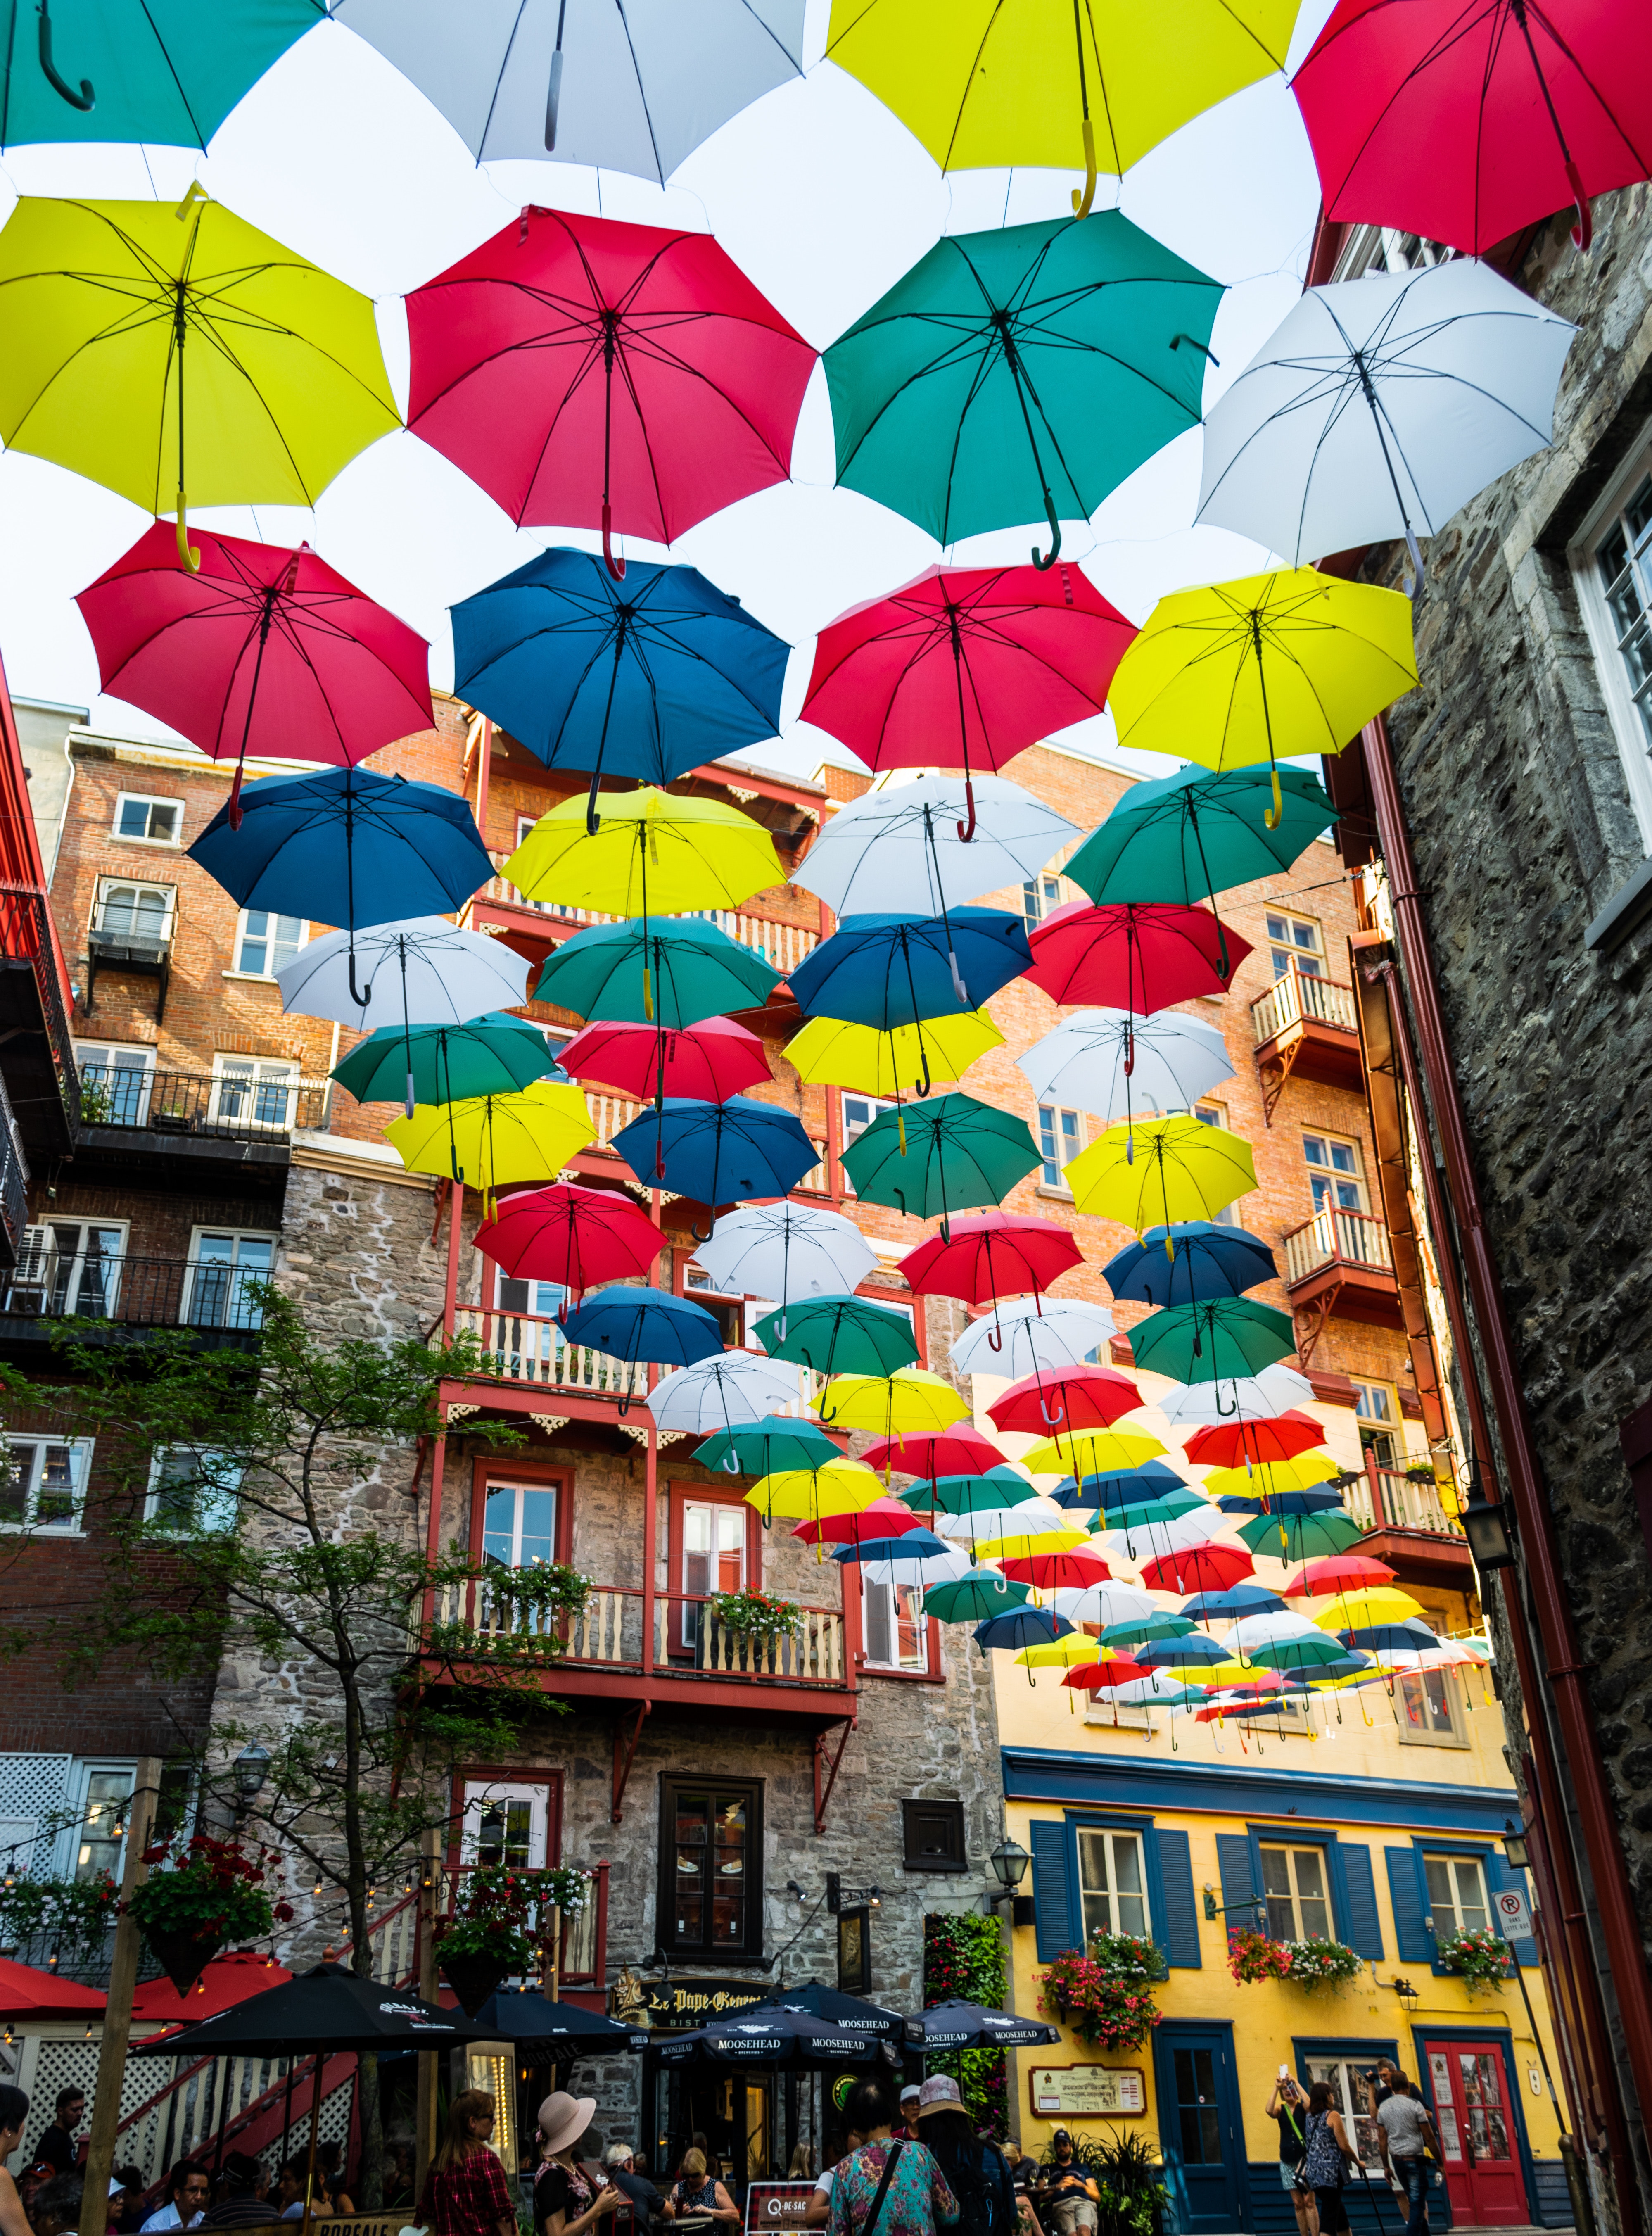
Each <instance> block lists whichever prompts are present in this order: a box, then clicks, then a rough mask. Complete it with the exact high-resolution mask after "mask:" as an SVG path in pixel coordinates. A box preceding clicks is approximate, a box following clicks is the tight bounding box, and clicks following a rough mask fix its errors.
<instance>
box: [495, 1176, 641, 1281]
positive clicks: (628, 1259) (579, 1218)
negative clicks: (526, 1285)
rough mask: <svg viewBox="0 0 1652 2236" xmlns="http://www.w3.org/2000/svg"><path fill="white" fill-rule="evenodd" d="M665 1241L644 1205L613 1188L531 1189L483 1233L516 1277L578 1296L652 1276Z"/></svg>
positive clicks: (508, 1203) (504, 1207)
mask: <svg viewBox="0 0 1652 2236" xmlns="http://www.w3.org/2000/svg"><path fill="white" fill-rule="evenodd" d="M476 1247H477V1249H478V1250H480V1251H481V1253H482V1256H483V1257H484V1258H491V1259H493V1261H494V1263H495V1265H496V1266H501V1267H502V1268H503V1270H504V1271H505V1272H506V1273H508V1274H509V1275H511V1277H512V1278H513V1279H517V1280H528V1281H553V1282H557V1283H560V1284H561V1286H562V1287H563V1288H565V1289H567V1290H569V1291H571V1292H573V1293H574V1294H575V1295H578V1294H579V1293H580V1292H581V1291H582V1290H585V1289H587V1288H589V1286H591V1284H592V1282H593V1281H614V1280H620V1279H623V1278H624V1277H625V1276H626V1274H627V1273H636V1274H641V1275H643V1276H644V1277H645V1278H646V1275H647V1273H648V1269H649V1267H650V1266H652V1264H653V1262H654V1260H655V1259H657V1258H658V1257H659V1253H660V1252H661V1251H662V1250H663V1249H664V1248H665V1235H664V1234H663V1233H661V1232H660V1230H659V1227H656V1226H655V1224H654V1222H653V1220H652V1219H650V1218H649V1216H648V1214H647V1213H646V1211H644V1210H643V1209H642V1207H641V1206H640V1205H639V1204H635V1203H633V1201H632V1200H631V1198H630V1197H629V1196H626V1195H620V1194H616V1193H615V1192H614V1191H613V1190H612V1189H610V1188H587V1187H574V1186H573V1185H572V1184H571V1183H569V1182H567V1181H561V1182H559V1183H558V1184H557V1185H556V1186H554V1187H541V1188H526V1189H522V1190H521V1191H519V1192H518V1193H517V1194H513V1195H508V1196H507V1197H506V1198H505V1200H504V1201H503V1202H502V1204H501V1205H500V1206H499V1207H498V1209H497V1210H496V1211H495V1214H494V1216H493V1218H492V1219H490V1220H488V1221H487V1222H486V1223H485V1224H484V1225H483V1226H482V1227H480V1228H478V1230H477V1233H476Z"/></svg>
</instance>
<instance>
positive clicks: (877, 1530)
mask: <svg viewBox="0 0 1652 2236" xmlns="http://www.w3.org/2000/svg"><path fill="white" fill-rule="evenodd" d="M923 1526H924V1524H923V1521H922V1518H921V1516H918V1515H916V1514H914V1512H913V1511H912V1509H911V1508H910V1507H909V1506H903V1505H902V1504H901V1501H900V1500H899V1499H898V1498H875V1499H874V1500H873V1501H872V1503H871V1504H870V1505H869V1506H863V1507H862V1509H860V1511H859V1513H858V1514H829V1515H828V1516H826V1517H825V1518H824V1520H823V1521H819V1522H799V1523H798V1525H797V1527H796V1529H794V1530H793V1531H792V1533H791V1534H792V1536H794V1537H799V1538H801V1539H802V1540H803V1543H804V1544H805V1545H821V1544H825V1545H869V1544H871V1543H873V1542H875V1540H876V1539H877V1538H880V1537H904V1536H906V1534H907V1532H908V1529H922V1528H923Z"/></svg>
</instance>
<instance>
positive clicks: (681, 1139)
mask: <svg viewBox="0 0 1652 2236" xmlns="http://www.w3.org/2000/svg"><path fill="white" fill-rule="evenodd" d="M608 1146H609V1147H610V1148H612V1149H613V1150H614V1151H615V1152H616V1153H617V1154H619V1155H620V1156H622V1157H623V1158H624V1159H625V1161H626V1163H627V1164H628V1165H629V1166H630V1167H631V1169H632V1171H633V1173H635V1174H636V1175H637V1177H638V1178H639V1180H649V1181H658V1182H659V1183H660V1184H661V1185H662V1186H664V1187H668V1188H670V1189H671V1191H672V1194H675V1195H686V1196H692V1197H693V1198H694V1200H695V1201H696V1202H697V1203H708V1204H711V1206H712V1207H716V1206H717V1205H718V1204H720V1203H748V1202H750V1201H751V1200H753V1199H754V1198H757V1197H762V1196H777V1195H788V1194H790V1192H791V1190H792V1189H793V1188H795V1187H796V1185H797V1183H798V1181H799V1180H802V1178H803V1174H805V1173H807V1172H812V1171H813V1170H814V1168H815V1167H816V1165H817V1164H818V1163H819V1162H820V1152H819V1150H818V1149H816V1147H815V1145H814V1143H813V1142H812V1141H810V1138H809V1136H808V1134H805V1133H804V1131H803V1127H802V1125H801V1123H800V1122H799V1121H798V1120H797V1119H796V1117H794V1116H793V1115H792V1113H791V1112H790V1110H780V1109H777V1108H776V1107H775V1105H774V1104H773V1103H772V1102H757V1100H756V1099H755V1097H754V1096H752V1095H730V1097H729V1099H728V1101H727V1102H686V1101H684V1100H682V1099H681V1098H679V1097H678V1096H677V1095H667V1096H666V1097H665V1104H664V1106H663V1107H656V1108H652V1109H650V1110H648V1111H646V1112H645V1114H644V1115H643V1116H642V1117H640V1118H633V1120H632V1121H631V1123H630V1125H629V1126H626V1127H623V1128H621V1129H620V1132H619V1133H617V1134H615V1135H614V1137H613V1141H611V1142H610V1143H609V1145H608ZM699 1239H700V1240H702V1241H703V1240H705V1237H704V1236H701V1237H700V1238H699Z"/></svg>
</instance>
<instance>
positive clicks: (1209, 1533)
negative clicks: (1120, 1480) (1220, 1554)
mask: <svg viewBox="0 0 1652 2236" xmlns="http://www.w3.org/2000/svg"><path fill="white" fill-rule="evenodd" d="M1156 1503H1157V1502H1156ZM1129 1511H1130V1509H1128V1508H1125V1509H1123V1512H1121V1513H1120V1514H1119V1515H1118V1516H1114V1515H1112V1514H1104V1515H1101V1516H1098V1522H1097V1528H1098V1535H1099V1540H1100V1542H1101V1543H1103V1544H1104V1545H1105V1546H1106V1548H1107V1549H1108V1551H1109V1552H1110V1553H1116V1554H1118V1555H1119V1557H1120V1558H1121V1559H1122V1560H1125V1561H1140V1560H1143V1559H1144V1558H1148V1557H1151V1555H1154V1554H1155V1553H1171V1552H1178V1551H1180V1550H1181V1549H1183V1547H1187V1546H1193V1545H1203V1544H1208V1543H1210V1542H1211V1540H1212V1539H1215V1538H1219V1537H1220V1536H1222V1533H1223V1530H1224V1529H1226V1527H1227V1516H1225V1515H1223V1514H1220V1513H1218V1512H1217V1511H1216V1508H1215V1507H1213V1506H1211V1505H1210V1503H1208V1501H1206V1500H1204V1499H1200V1500H1199V1501H1198V1504H1197V1508H1196V1509H1188V1510H1184V1511H1183V1512H1182V1513H1180V1514H1177V1515H1170V1516H1165V1517H1164V1518H1163V1519H1162V1520H1154V1521H1149V1522H1140V1523H1130V1522H1125V1521H1124V1514H1127V1513H1129Z"/></svg>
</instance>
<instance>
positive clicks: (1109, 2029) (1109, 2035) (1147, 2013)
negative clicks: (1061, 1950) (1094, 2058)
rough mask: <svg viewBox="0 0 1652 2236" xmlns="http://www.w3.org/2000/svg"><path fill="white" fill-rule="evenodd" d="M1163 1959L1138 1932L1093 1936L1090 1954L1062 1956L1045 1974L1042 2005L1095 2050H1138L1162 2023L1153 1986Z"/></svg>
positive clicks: (1161, 1972) (1160, 1973) (1074, 1952)
mask: <svg viewBox="0 0 1652 2236" xmlns="http://www.w3.org/2000/svg"><path fill="white" fill-rule="evenodd" d="M1164 1970H1165V1967H1164V1957H1163V1956H1162V1955H1161V1954H1160V1952H1159V1950H1157V1949H1156V1948H1155V1947H1154V1945H1153V1943H1151V1941H1144V1940H1141V1939H1139V1938H1138V1937H1137V1936H1136V1935H1135V1934H1133V1933H1098V1934H1095V1935H1092V1938H1091V1942H1090V1946H1089V1949H1088V1950H1087V1951H1085V1952H1084V1953H1082V1954H1081V1953H1080V1952H1079V1951H1078V1950H1076V1949H1075V1950H1070V1951H1069V1952H1068V1953H1067V1954H1066V1955H1065V1956H1063V1957H1057V1958H1056V1959H1055V1961H1054V1963H1052V1965H1051V1967H1050V1969H1049V1970H1048V1971H1047V1972H1046V1974H1045V1975H1044V1978H1043V1983H1042V1990H1041V1994H1040V1996H1039V2001H1040V2002H1041V2003H1042V2004H1043V2006H1044V2008H1045V2009H1046V2010H1054V2011H1059V2013H1060V2016H1061V2023H1062V2024H1063V2025H1064V2026H1070V2027H1071V2028H1072V2030H1073V2032H1074V2033H1075V2034H1076V2035H1078V2039H1079V2041H1080V2042H1086V2043H1088V2044H1089V2046H1090V2048H1091V2049H1140V2048H1141V2047H1142V2045H1143V2043H1144V2042H1146V2040H1147V2038H1148V2036H1149V2035H1151V2033H1152V2030H1153V2029H1154V2028H1155V2027H1156V2026H1157V2024H1158V2017H1159V2015H1158V2007H1157V2004H1156V2003H1154V2001H1153V1996H1152V1983H1153V1982H1154V1981H1155V1980H1162V1979H1163V1978H1164Z"/></svg>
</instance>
